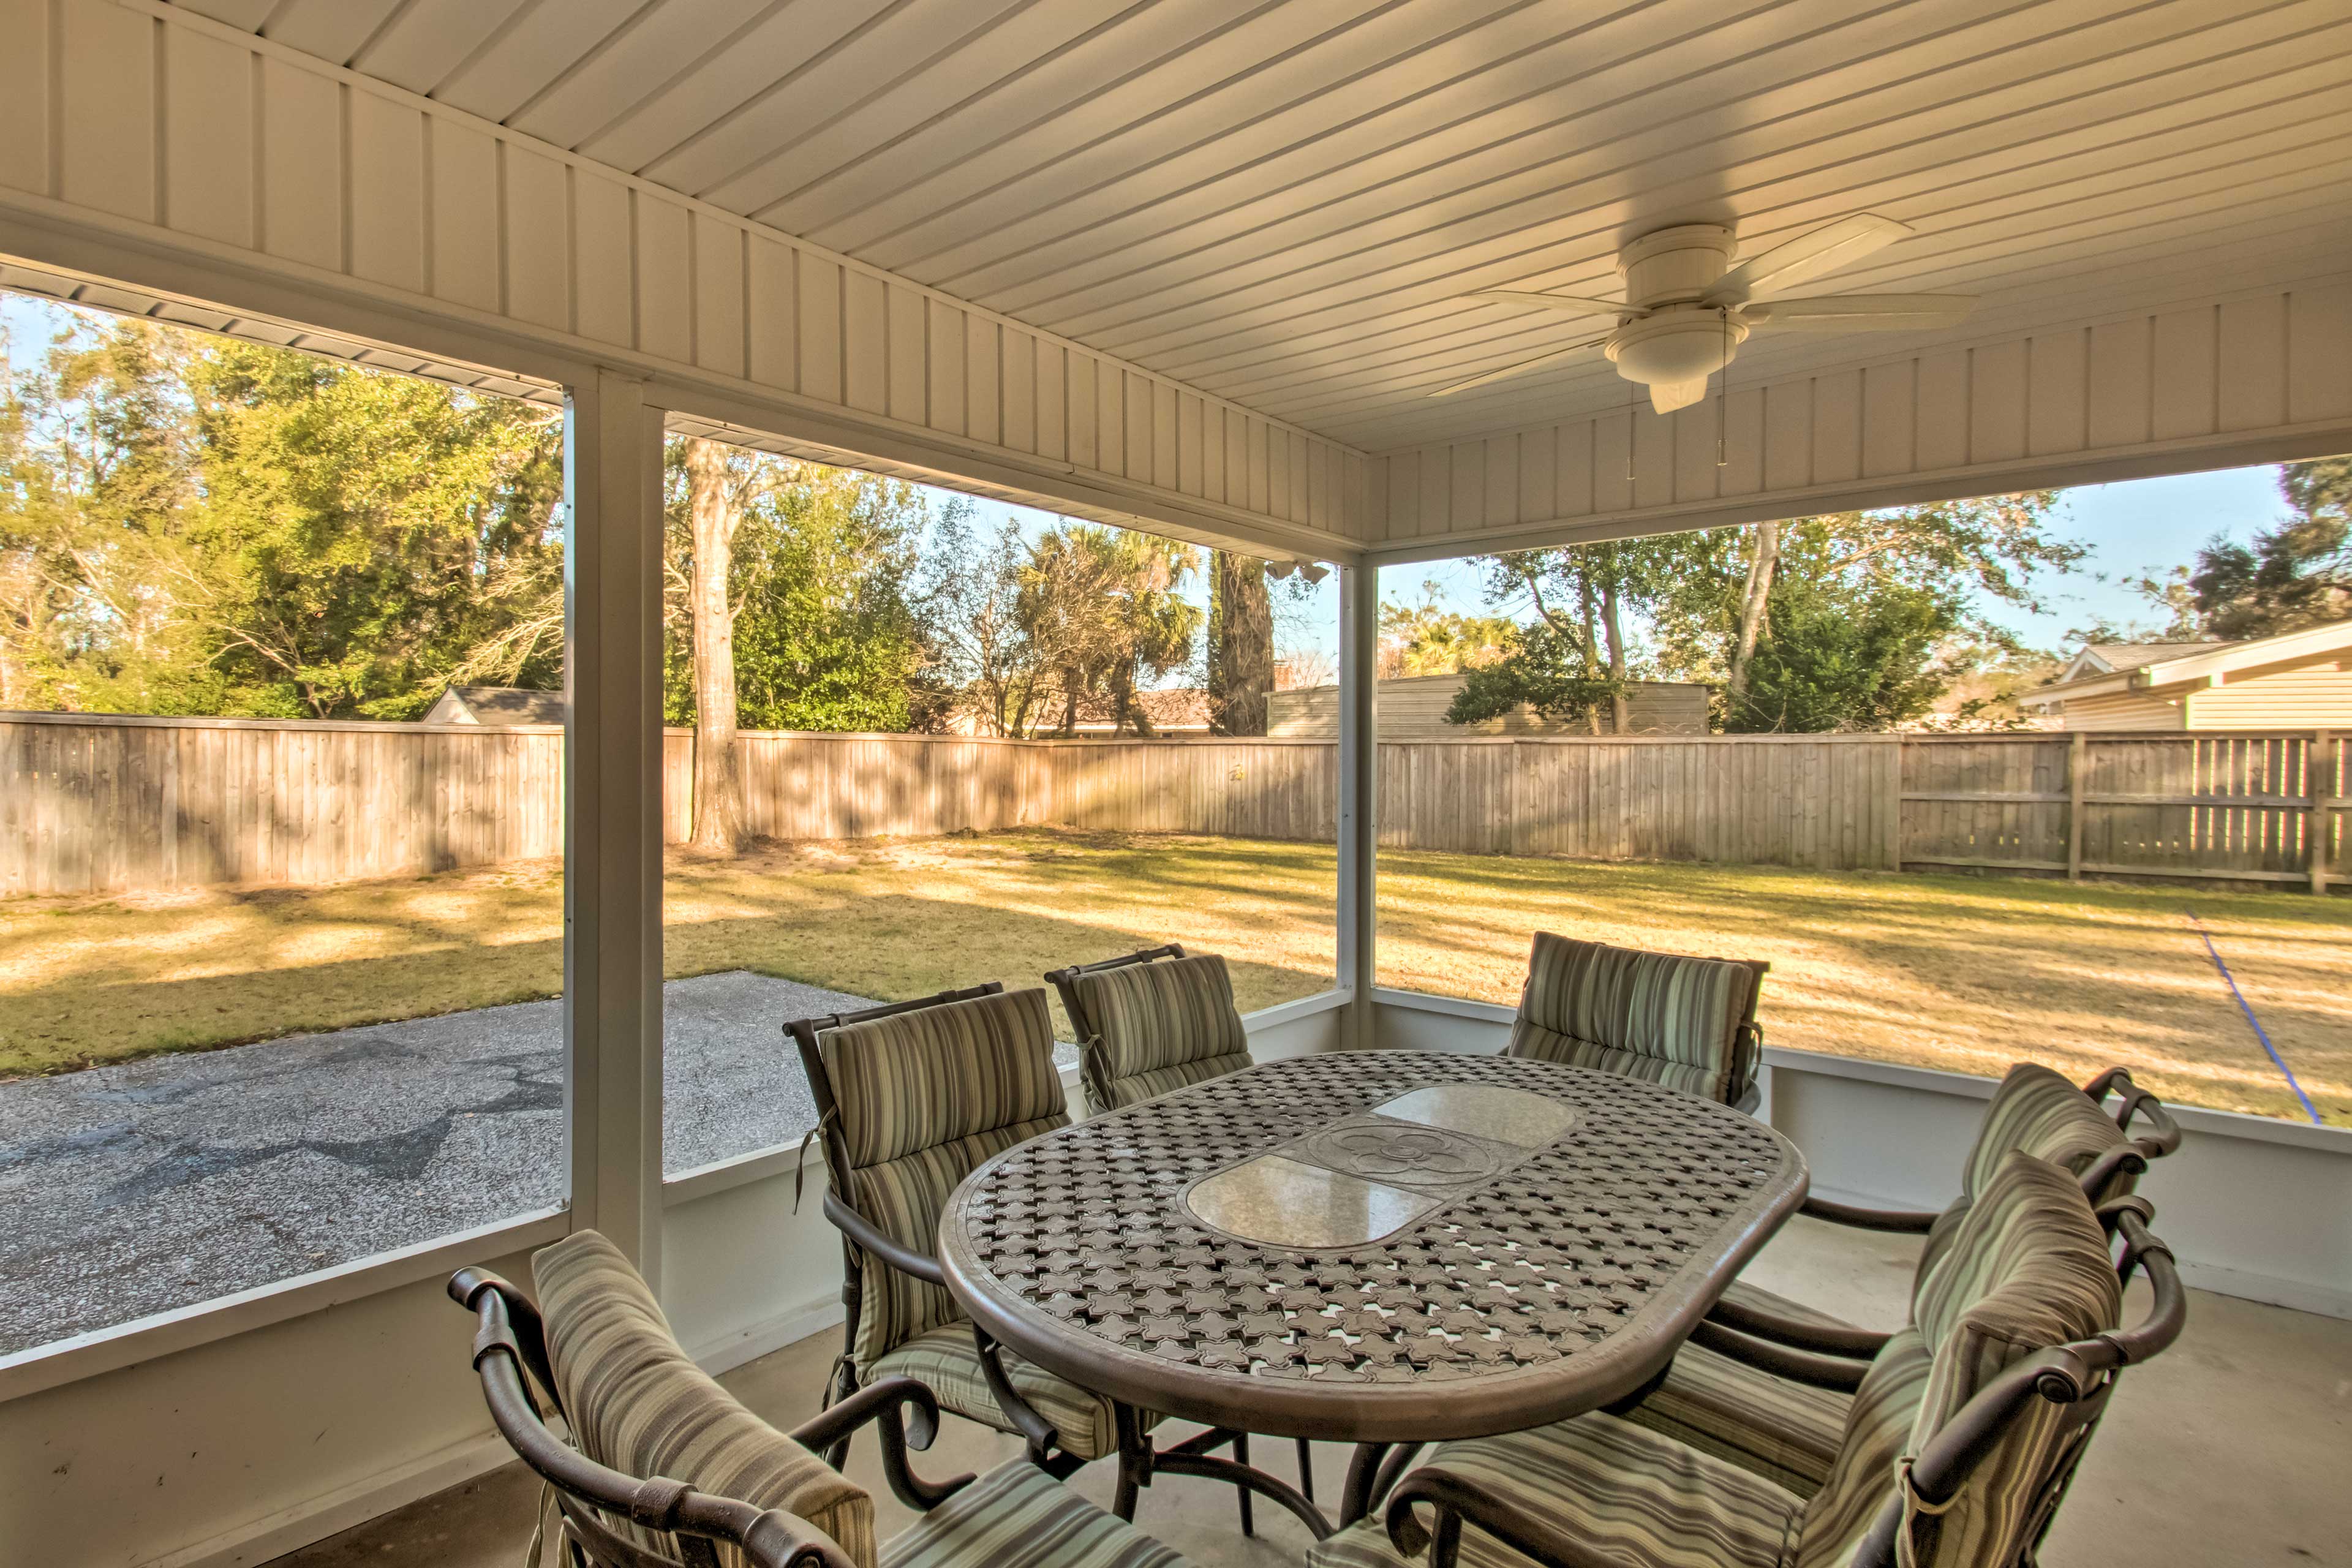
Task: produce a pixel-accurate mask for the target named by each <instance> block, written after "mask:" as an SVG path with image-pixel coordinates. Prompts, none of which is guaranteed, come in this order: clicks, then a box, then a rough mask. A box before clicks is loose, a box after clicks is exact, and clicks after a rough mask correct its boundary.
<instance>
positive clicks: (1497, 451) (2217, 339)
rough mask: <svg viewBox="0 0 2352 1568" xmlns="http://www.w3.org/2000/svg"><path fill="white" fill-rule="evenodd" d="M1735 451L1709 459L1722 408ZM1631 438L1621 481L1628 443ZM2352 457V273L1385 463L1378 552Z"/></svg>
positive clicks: (1394, 555) (1375, 473) (1381, 462)
mask: <svg viewBox="0 0 2352 1568" xmlns="http://www.w3.org/2000/svg"><path fill="white" fill-rule="evenodd" d="M1718 406H1720V407H1721V408H1722V410H1723V413H1722V415H1721V416H1720V417H1721V418H1722V419H1723V420H1724V422H1725V431H1726V436H1727V439H1726V441H1725V444H1724V453H1723V456H1724V458H1725V460H1724V462H1723V463H1722V465H1720V466H1718V465H1717V462H1716V432H1717V418H1718V414H1717V409H1718ZM1629 426H1630V433H1631V438H1632V441H1633V452H1632V471H1633V480H1632V482H1631V484H1630V486H1629V484H1628V481H1627V479H1626V474H1627V448H1626V443H1627V440H1628V436H1629ZM2346 450H2352V274H2345V273H2336V274H2333V275H2326V276H2322V277H2318V278H2315V279H2308V280H2305V281H2303V282H2298V283H2295V284H2293V285H2290V286H2287V287H2283V288H2273V289H2254V290H2247V291H2243V292H2240V293H2236V294H2231V295H2229V296H2224V297H2218V298H2215V299H2212V300H2208V301H2206V302H2204V303H2201V304H2190V305H2181V306H2178V307H2175V308H2171V309H2167V310H2159V311H2154V312H2150V313H2147V314H2144V315H2131V316H2126V317H2122V318H2120V319H2116V320H2108V321H2084V322H2078V323H2075V324H2073V325H2068V326H2063V327H2053V328H2051V329H2047V330H2044V331H2035V332H2032V333H2031V334H2027V335H2024V336H2020V337H2017V338H2014V339H2011V340H2009V341H2006V342H1976V343H1973V344H1970V345H1968V346H1966V347H1961V348H1955V349H1941V350H1937V351H1934V352H1931V353H1919V354H1916V355H1902V356H1897V357H1893V358H1888V359H1884V360H1880V361H1877V362H1875V363H1868V364H1864V365H1861V366H1856V367H1851V368H1841V369H1835V370H1826V371H1822V372H1819V373H1816V374H1809V375H1801V376H1796V377H1791V378H1789V379H1786V380H1782V381H1778V382H1773V383H1770V384H1766V385H1763V386H1748V387H1742V388H1736V389H1735V390H1733V391H1732V392H1731V393H1730V395H1728V396H1727V398H1720V399H1718V398H1717V397H1715V396H1710V397H1709V398H1708V399H1707V400H1706V402H1705V403H1702V404H1698V405H1694V406H1692V407H1689V408H1685V409H1683V410H1681V411H1679V412H1678V413H1676V414H1675V415H1672V416H1666V417H1663V418H1662V417H1660V416H1657V415H1656V414H1654V413H1652V412H1651V411H1650V409H1649V407H1648V405H1646V404H1643V405H1641V406H1640V408H1639V409H1638V410H1633V411H1629V410H1627V409H1625V408H1622V407H1621V408H1618V409H1615V410H1612V411H1611V412H1608V413H1604V414H1600V415H1596V416H1591V417H1589V418H1583V419H1576V420H1570V421H1567V422H1564V423H1561V424H1558V425H1549V426H1535V427H1532V428H1530V429H1526V430H1515V431H1510V432H1507V433H1504V434H1500V435H1496V436H1490V437H1483V438H1480V439H1475V440H1466V441H1453V442H1445V443H1439V444H1433V445H1429V446H1423V447H1406V448H1402V449H1400V450H1398V451H1394V452H1391V453H1386V454H1383V455H1381V456H1380V457H1377V458H1374V459H1373V467H1372V471H1371V473H1370V475H1369V476H1368V483H1369V485H1370V489H1371V490H1372V491H1373V492H1374V493H1378V494H1381V495H1382V496H1384V498H1385V504H1384V505H1383V506H1381V508H1380V509H1379V510H1378V512H1377V514H1376V517H1375V521H1376V525H1377V526H1378V527H1379V528H1380V529H1381V536H1380V537H1379V539H1378V540H1376V541H1375V551H1376V552H1378V553H1379V554H1381V555H1382V556H1384V557H1387V558H1391V559H1398V560H1404V559H1413V558H1421V557H1429V556H1433V555H1438V554H1450V553H1459V552H1469V551H1473V550H1478V549H1487V548H1493V547H1495V546H1496V544H1498V543H1511V542H1538V541H1540V540H1541V539H1543V538H1544V537H1546V536H1547V534H1549V537H1551V538H1554V539H1559V538H1606V537H1610V536H1612V535H1623V534H1627V533H1644V532H1660V531H1667V530H1670V529H1676V528H1686V527H1707V526H1714V525H1716V524H1719V523H1727V522H1743V521H1755V520H1757V519H1759V518H1765V517H1776V516H1777V517H1787V516H1796V515H1802V514H1804V513H1806V512H1809V511H1826V510H1843V509H1845V508H1849V507H1855V506H1871V505H1889V504H1895V503H1897V502H1901V501H1906V500H1932V499H1939V498H1951V497H1958V496H1966V495H1979V494H1984V493H1987V492H1989V491H1997V490H2003V489H2024V488H2040V487H2042V486H2045V485H2057V484H2068V483H2078V482H2086V481H2088V480H2091V479H2098V478H2120V477H2126V476H2127V475H2129V474H2133V473H2161V472H2177V471H2182V470H2187V469H2193V468H2215V467H2226V466H2229V465H2231V463H2242V462H2255V461H2276V460H2279V459H2280V458H2290V457H2305V456H2312V455H2315V454H2318V453H2322V452H2334V451H2346Z"/></svg>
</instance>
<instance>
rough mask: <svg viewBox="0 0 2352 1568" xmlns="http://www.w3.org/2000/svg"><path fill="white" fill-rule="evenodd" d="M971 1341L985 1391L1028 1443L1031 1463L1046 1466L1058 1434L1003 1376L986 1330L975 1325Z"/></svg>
mask: <svg viewBox="0 0 2352 1568" xmlns="http://www.w3.org/2000/svg"><path fill="white" fill-rule="evenodd" d="M971 1338H972V1342H973V1343H974V1344H975V1345H977V1346H978V1347H979V1349H980V1375H981V1377H982V1380H983V1381H984V1382H986V1383H987V1384H988V1392H989V1393H991V1394H994V1395H995V1396H996V1403H997V1405H998V1407H999V1408H1001V1409H1002V1410H1003V1412H1004V1418H1005V1419H1006V1420H1007V1421H1010V1422H1012V1423H1013V1426H1014V1428H1015V1429H1017V1430H1018V1431H1019V1432H1020V1434H1021V1436H1022V1437H1023V1438H1024V1440H1025V1441H1026V1442H1027V1443H1028V1445H1029V1458H1030V1461H1031V1462H1032V1463H1033V1464H1036V1465H1043V1464H1045V1461H1046V1460H1047V1459H1049V1458H1053V1455H1054V1450H1055V1449H1056V1448H1058V1447H1061V1446H1062V1435H1061V1433H1060V1432H1059V1431H1057V1430H1055V1426H1054V1424H1053V1423H1052V1422H1051V1421H1048V1420H1046V1419H1045V1417H1044V1416H1043V1415H1039V1414H1038V1413H1037V1407H1036V1406H1035V1405H1032V1404H1030V1403H1029V1402H1028V1401H1027V1400H1025V1399H1024V1398H1022V1397H1021V1391H1020V1390H1019V1389H1016V1388H1014V1387H1013V1379H1012V1378H1011V1377H1010V1376H1008V1375H1006V1373H1005V1371H1004V1363H1003V1362H1002V1361H1000V1360H998V1359H997V1356H998V1351H997V1346H996V1342H995V1341H994V1340H992V1339H991V1338H989V1336H988V1331H986V1330H984V1329H982V1327H981V1326H980V1325H979V1324H978V1323H974V1324H972V1326H971Z"/></svg>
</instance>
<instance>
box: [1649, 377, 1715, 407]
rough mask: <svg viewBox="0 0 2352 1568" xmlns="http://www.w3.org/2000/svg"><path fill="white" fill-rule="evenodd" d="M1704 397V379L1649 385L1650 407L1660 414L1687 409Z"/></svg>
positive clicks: (1658, 382)
mask: <svg viewBox="0 0 2352 1568" xmlns="http://www.w3.org/2000/svg"><path fill="white" fill-rule="evenodd" d="M1705 398H1706V377H1705V376H1700V377H1699V378H1698V379H1697V380H1696V381H1654V382H1652V383H1651V384H1650V406H1651V407H1653V408H1654V409H1656V410H1657V411H1658V412H1659V413H1661V414H1672V413H1673V412H1674V411H1675V409H1677V408H1688V407H1689V406H1690V405H1692V404H1694V403H1698V402H1701V401H1704V400H1705Z"/></svg>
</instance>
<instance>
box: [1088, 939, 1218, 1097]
mask: <svg viewBox="0 0 2352 1568" xmlns="http://www.w3.org/2000/svg"><path fill="white" fill-rule="evenodd" d="M1160 960H1165V961H1166V962H1164V963H1163V962H1159V961H1160ZM1045 978H1046V980H1047V981H1048V982H1050V983H1051V984H1052V985H1053V987H1054V989H1055V990H1056V991H1058V992H1060V993H1061V994H1062V1006H1063V1008H1064V1009H1065V1010H1066V1011H1067V1012H1068V1014H1069V1016H1070V1026H1071V1028H1073V1029H1075V1030H1076V1032H1077V1037H1078V1077H1079V1079H1080V1080H1081V1082H1082V1083H1083V1084H1084V1086H1085V1088H1086V1095H1087V1114H1089V1115H1093V1116H1100V1115H1101V1114H1102V1113H1103V1112H1104V1111H1106V1110H1124V1109H1125V1108H1126V1107H1128V1106H1130V1105H1136V1104H1139V1103H1140V1102H1142V1101H1144V1100H1156V1099H1158V1098H1159V1097H1160V1096H1161V1095H1163V1094H1168V1093H1171V1092H1172V1091H1174V1090H1176V1089H1186V1088H1189V1087H1191V1086H1192V1085H1193V1084H1196V1083H1202V1082H1205V1081H1207V1080H1208V1079H1213V1078H1223V1076H1224V1075H1225V1074H1227V1073H1229V1072H1239V1071H1240V1070H1241V1069H1242V1068H1245V1067H1247V1066H1249V1065H1250V1054H1249V1037H1248V1035H1247V1033H1246V1032H1245V1031H1244V1029H1243V1028H1242V1016H1241V1014H1240V1012H1239V1011H1238V1010H1236V1009H1235V1008H1234V982H1233V977H1232V976H1231V975H1230V974H1228V973H1226V972H1225V961H1224V960H1223V958H1220V957H1219V956H1217V955H1216V954H1215V953H1213V952H1202V953H1191V954H1188V953H1186V952H1185V951H1184V949H1183V946H1182V945H1181V943H1178V942H1170V943H1168V944H1167V945H1166V946H1164V947H1149V948H1145V949H1144V950H1143V951H1142V952H1130V953H1129V954H1128V955H1127V956H1126V957H1124V958H1107V959H1105V960H1103V961H1102V962H1101V963H1080V964H1074V965H1072V966H1071V967H1069V968H1067V969H1056V970H1055V971H1053V972H1052V973H1048V974H1047V975H1046V976H1045Z"/></svg>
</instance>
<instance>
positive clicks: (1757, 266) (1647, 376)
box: [1430, 213, 1976, 414]
mask: <svg viewBox="0 0 2352 1568" xmlns="http://www.w3.org/2000/svg"><path fill="white" fill-rule="evenodd" d="M1910 232H1911V228H1910V226H1909V225H1907V224H1900V223H1897V222H1895V220H1894V219H1893V218H1888V217H1880V216H1876V215H1875V214H1873V213H1857V214H1855V215H1854V216H1852V217H1842V218H1839V219H1838V220H1837V221H1836V222H1834V223H1830V224H1824V225H1823V226H1821V227H1820V228H1817V229H1814V230H1813V231H1812V232H1811V233H1810V234H1802V235H1799V236H1798V237H1796V238H1794V239H1791V240H1789V241H1787V242H1786V243H1784V244H1780V245H1776V246H1774V247H1772V248H1771V249H1769V250H1768V251H1766V252H1764V254H1762V255H1761V256H1758V257H1753V258H1749V259H1748V260H1746V261H1743V262H1741V263H1740V264H1739V265H1738V266H1737V267H1733V266H1732V265H1731V257H1732V252H1733V250H1734V248H1735V247H1736V245H1737V237H1736V236H1735V235H1734V234H1733V232H1732V231H1731V230H1730V229H1729V228H1727V227H1725V226H1723V225H1721V224H1712V223H1685V224H1677V225H1675V226H1674V227H1672V228H1662V229H1659V230H1658V231H1657V232H1655V233H1654V234H1645V235H1643V237H1641V238H1639V239H1636V240H1633V241H1632V242H1631V243H1629V244H1627V245H1626V246H1625V247H1624V248H1623V249H1622V250H1620V251H1619V252H1618V253H1617V270H1618V271H1619V272H1621V273H1622V274H1623V275H1624V278H1625V298H1624V299H1622V300H1591V299H1585V298H1583V297H1580V296H1578V295H1574V294H1538V293H1529V292H1527V291H1524V290H1521V289H1480V290H1478V291H1477V292H1475V293H1473V294H1465V295H1464V296H1463V298H1464V299H1467V300H1504V301H1507V302H1509V303H1512V304H1517V305H1531V306H1535V307H1537V308H1538V309H1540V310H1561V311H1566V312H1568V313H1569V314H1571V315H1579V316H1612V315H1613V316H1615V317H1616V318H1617V330H1616V331H1612V332H1606V333H1603V334H1602V335H1601V336H1600V337H1597V338H1588V339H1586V340H1585V341H1584V342H1580V343H1570V345H1569V346H1568V347H1566V348H1564V349H1554V350H1552V351H1551V352H1549V353H1540V354H1538V355H1537V356H1536V357H1535V358H1533V359H1527V360H1521V361H1519V362H1518V363H1517V364H1507V365H1505V366H1503V367H1502V368H1501V369H1500V370H1490V371H1486V372H1483V373H1481V374H1477V375H1474V376H1472V377H1470V378H1469V379H1468V380H1467V381H1457V382H1455V383H1454V384H1453V385H1451V386H1442V387H1439V388H1438V389H1437V390H1436V391H1435V392H1433V393H1431V394H1430V395H1431V396H1432V397H1445V396H1448V395H1452V394H1454V393H1456V392H1466V391H1468V390H1469V389H1470V388H1471V387H1474V386H1484V385H1486V384H1487V383H1488V382H1490V381H1501V380H1504V379H1506V378H1507V377H1509V376H1514V375H1518V374H1522V373H1523V372H1526V371H1530V370H1533V369H1535V368H1536V367H1537V366H1538V365H1541V364H1549V363H1551V362H1552V361H1554V360H1559V359H1566V358H1567V357H1568V356H1569V355H1570V354H1575V353H1583V352H1584V351H1585V350H1586V349H1590V348H1598V349H1600V350H1601V352H1602V353H1605V354H1607V355H1608V356H1609V358H1610V360H1611V361H1612V362H1613V363H1615V364H1616V366H1617V374H1619V375H1622V376H1623V377H1624V378H1625V379H1626V380H1628V381H1631V382H1637V383H1639V384H1642V385H1644V386H1647V387H1648V388H1649V389H1650V402H1651V403H1652V405H1654V406H1655V407H1656V409H1657V411H1658V412H1659V413H1661V414H1671V413H1673V412H1674V411H1675V409H1677V408H1686V407H1688V406H1689V405H1692V404H1694V403H1696V402H1698V401H1699V400H1700V399H1701V398H1703V397H1705V396H1706V378H1707V377H1708V376H1710V375H1712V374H1715V373H1716V372H1717V371H1719V370H1722V369H1723V368H1725V367H1726V366H1727V365H1728V364H1729V363H1731V361H1732V358H1733V356H1735V355H1736V354H1738V352H1739V345H1740V344H1741V343H1743V342H1747V341H1748V336H1749V335H1750V334H1751V333H1754V332H1758V331H1808V332H1864V331H1921V330H1924V329H1927V328H1934V327H1949V326H1955V325H1958V323H1959V321H1961V320H1962V319H1963V318H1965V317H1966V316H1967V315H1968V313H1969V310H1970V308H1972V307H1973V306H1974V305H1975V304H1976V300H1975V297H1974V296H1972V295H1968V294H1833V295H1827V296H1822V297H1818V298H1808V299H1795V300H1781V299H1760V300H1759V299H1758V298H1756V296H1757V295H1759V294H1761V293H1769V291H1771V290H1774V289H1787V288H1790V287H1793V286H1794V285H1796V284H1799V283H1801V282H1803V281H1805V280H1806V279H1810V278H1819V277H1821V276H1822V274H1823V273H1826V272H1834V271H1836V270H1837V269H1838V268H1841V267H1845V266H1849V265H1851V264H1852V263H1853V262H1855V261H1858V260H1860V259H1861V258H1864V257H1865V256H1867V255H1869V254H1870V253H1871V252H1872V251H1874V250H1876V249H1878V248H1880V247H1882V246H1887V245H1892V244H1894V243H1895V241H1896V240H1898V239H1901V238H1903V237H1905V236H1906V235H1907V234H1909V233H1910Z"/></svg>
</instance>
